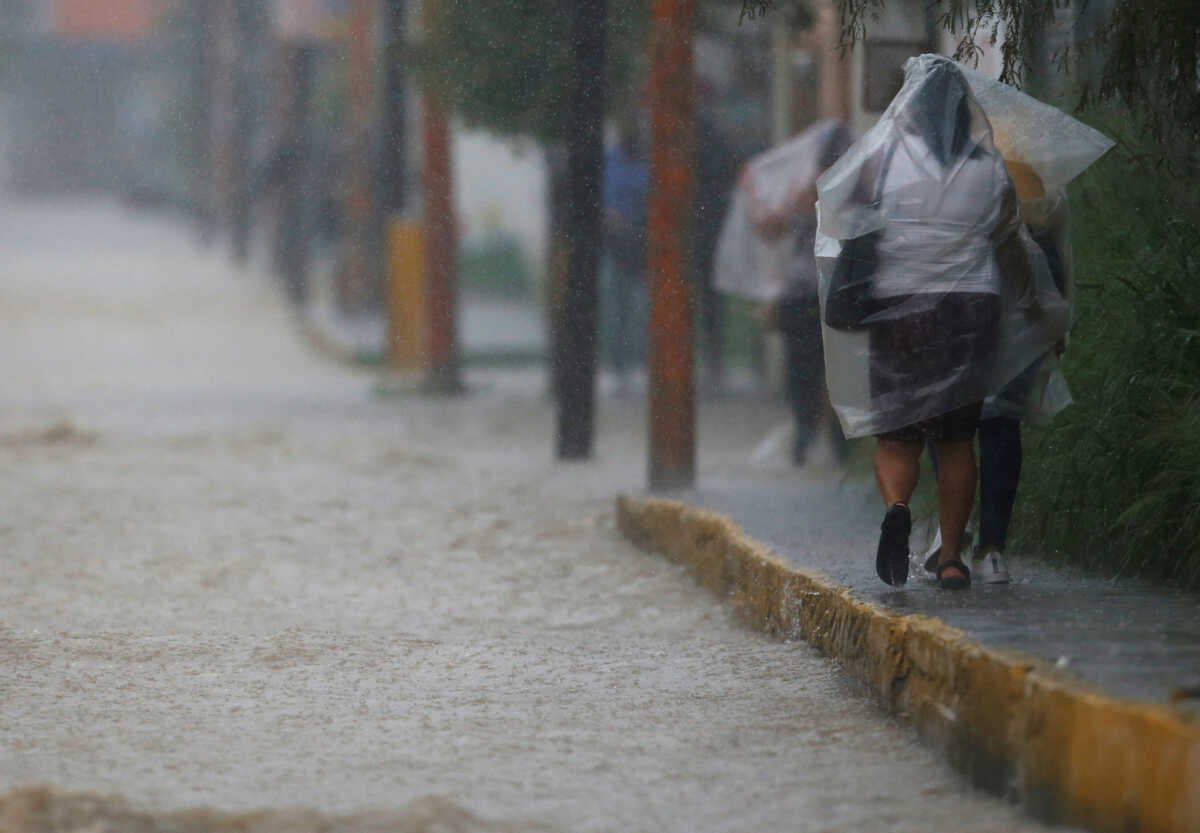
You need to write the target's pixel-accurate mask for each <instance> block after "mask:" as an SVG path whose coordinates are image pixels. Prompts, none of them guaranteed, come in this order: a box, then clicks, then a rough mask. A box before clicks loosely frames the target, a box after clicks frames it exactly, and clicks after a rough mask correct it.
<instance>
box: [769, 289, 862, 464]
mask: <svg viewBox="0 0 1200 833" xmlns="http://www.w3.org/2000/svg"><path fill="white" fill-rule="evenodd" d="M778 326H779V331H780V333H782V335H783V343H784V360H785V365H786V368H785V370H786V380H787V395H788V402H789V404H790V405H791V408H792V419H793V421H794V423H795V427H796V440H795V444H794V445H793V446H792V461H793V462H795V463H797V464H800V463H803V462H804V458H805V455H806V454H807V453H808V448H809V446H810V445H812V443H813V441H814V440H815V439H816V437H817V429H818V427H819V425H820V423H821V419H822V418H824V419H825V420H826V421H827V423H828V427H829V438H830V442H831V445H832V446H833V453H834V456H835V457H836V458H837V459H838V461H839V462H840V461H843V460H845V459H846V454H847V448H846V438H845V436H844V435H843V434H842V427H841V425H839V424H838V421H837V416H836V415H835V414H834V413H833V409H832V408H831V407H830V405H829V395H828V393H827V392H826V390H825V353H824V350H823V348H822V344H821V312H820V307H819V305H818V303H817V299H816V297H815V296H814V297H812V298H789V299H785V300H783V301H780V302H779V308H778Z"/></svg>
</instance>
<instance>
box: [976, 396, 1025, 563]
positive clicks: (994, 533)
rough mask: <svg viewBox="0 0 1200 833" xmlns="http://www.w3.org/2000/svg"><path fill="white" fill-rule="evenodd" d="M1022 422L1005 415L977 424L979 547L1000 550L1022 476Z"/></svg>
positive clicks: (1006, 535) (1005, 538) (1006, 533)
mask: <svg viewBox="0 0 1200 833" xmlns="http://www.w3.org/2000/svg"><path fill="white" fill-rule="evenodd" d="M1022 459H1023V458H1022V452H1021V422H1020V420H1016V419H1009V418H1007V417H996V418H994V419H985V420H981V421H980V423H979V546H980V549H984V548H987V547H995V548H996V549H999V550H1003V549H1004V545H1005V543H1006V542H1007V541H1008V524H1009V521H1011V520H1012V513H1013V504H1015V503H1016V501H1017V483H1018V482H1019V481H1020V479H1021V461H1022Z"/></svg>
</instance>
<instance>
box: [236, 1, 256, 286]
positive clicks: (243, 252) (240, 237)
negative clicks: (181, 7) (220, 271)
mask: <svg viewBox="0 0 1200 833" xmlns="http://www.w3.org/2000/svg"><path fill="white" fill-rule="evenodd" d="M250 13H251V9H250V6H249V4H248V3H247V2H246V0H233V2H232V8H231V9H230V12H229V14H230V17H231V18H232V20H231V21H230V22H231V25H232V30H233V31H232V32H231V38H232V41H233V51H234V55H233V65H232V66H231V67H230V70H231V72H232V73H233V80H232V85H233V89H232V111H233V112H232V114H231V118H232V121H233V124H232V125H231V127H232V130H231V134H230V148H229V161H230V193H229V198H230V206H229V224H230V244H231V250H232V253H233V259H234V262H236V263H237V264H238V265H239V266H244V265H245V264H246V261H247V260H249V258H250V232H251V229H250V226H251V222H252V217H251V214H252V210H251V199H252V195H251V193H250V121H251V116H252V113H251V102H250V86H251V75H252V72H251V67H250V63H251V62H252V61H253V60H254V54H255V51H256V48H257V44H255V43H253V32H252V26H251V22H250Z"/></svg>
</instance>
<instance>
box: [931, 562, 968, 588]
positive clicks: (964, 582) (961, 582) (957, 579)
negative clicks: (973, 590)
mask: <svg viewBox="0 0 1200 833" xmlns="http://www.w3.org/2000/svg"><path fill="white" fill-rule="evenodd" d="M951 568H953V569H955V570H958V571H959V572H961V573H962V575H961V576H946V577H945V578H943V577H942V571H943V570H946V569H951ZM937 580H938V584H940V585H941V587H942V589H943V590H966V589H967V588H968V587H970V586H971V571H970V570H968V569H967V565H966V564H963V563H962V562H961V561H959V560H957V559H955V560H954V561H946V562H943V563H941V564H939V565H937Z"/></svg>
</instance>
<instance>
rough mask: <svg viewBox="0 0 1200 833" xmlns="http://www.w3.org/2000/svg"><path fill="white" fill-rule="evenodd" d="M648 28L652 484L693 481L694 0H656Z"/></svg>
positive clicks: (671, 485)
mask: <svg viewBox="0 0 1200 833" xmlns="http://www.w3.org/2000/svg"><path fill="white" fill-rule="evenodd" d="M651 8H652V12H651V17H652V22H651V31H650V114H651V115H650V146H651V147H650V180H651V186H650V235H649V255H650V256H649V262H650V275H649V278H650V339H649V341H650V357H649V364H650V391H649V397H650V403H649V419H650V426H649V435H650V460H649V463H650V465H649V469H650V471H649V474H650V488H652V489H670V488H685V487H688V486H691V485H692V484H693V483H694V481H695V476H696V474H695V472H696V404H695V391H694V381H693V372H694V371H693V362H694V358H693V336H692V294H691V287H690V285H689V284H688V282H687V279H686V275H687V271H686V270H687V237H688V235H687V229H688V225H689V223H690V221H691V216H692V186H693V171H694V170H695V165H694V149H693V134H692V124H693V96H692V33H693V28H694V26H695V19H696V0H654V3H653V6H652V7H651Z"/></svg>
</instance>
